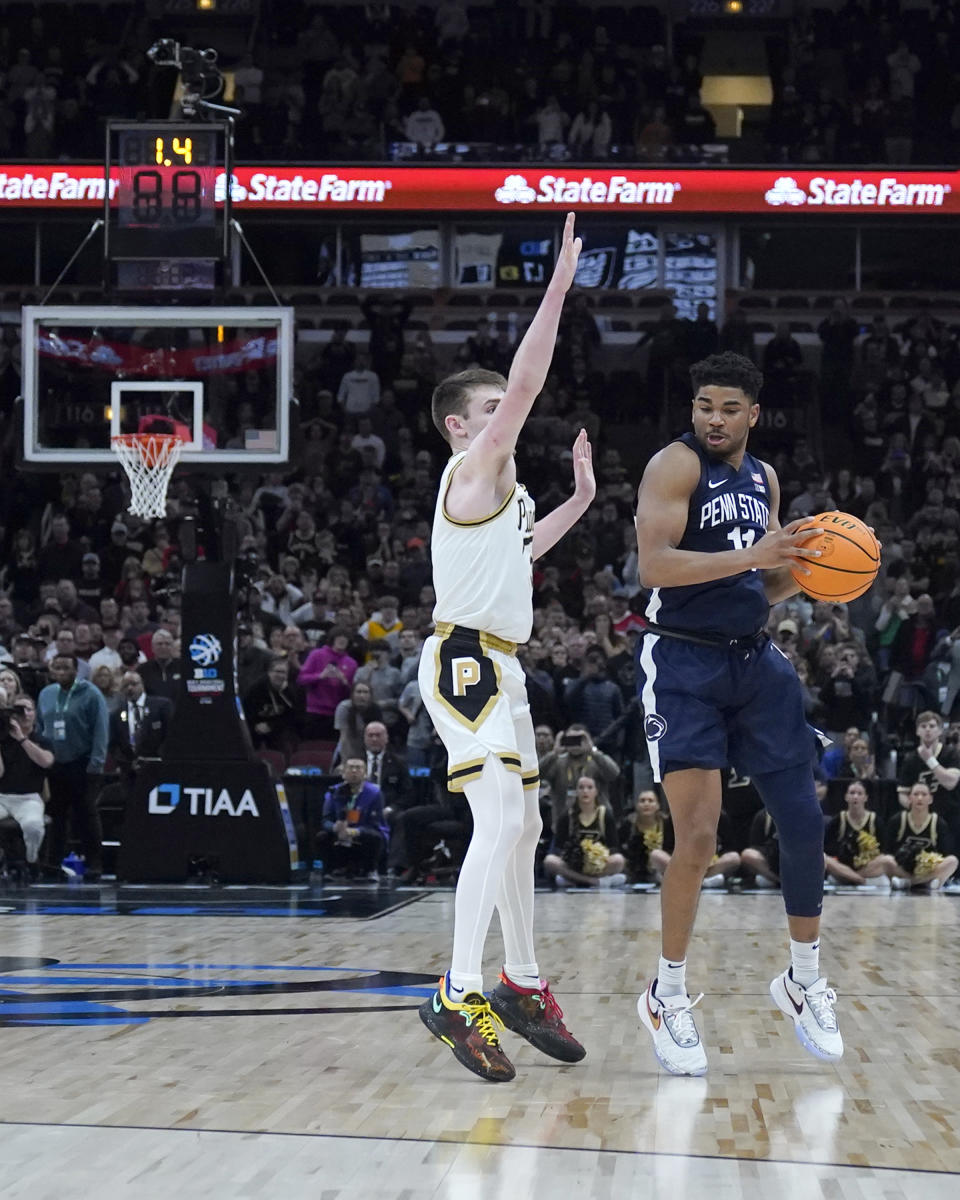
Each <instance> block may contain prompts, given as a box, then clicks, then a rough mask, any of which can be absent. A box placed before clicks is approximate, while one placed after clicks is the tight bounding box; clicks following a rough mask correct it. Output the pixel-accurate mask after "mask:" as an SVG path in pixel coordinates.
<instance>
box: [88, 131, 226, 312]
mask: <svg viewBox="0 0 960 1200" xmlns="http://www.w3.org/2000/svg"><path fill="white" fill-rule="evenodd" d="M228 142H229V138H228V131H227V127H226V125H225V124H220V123H210V124H200V123H196V124H195V123H192V122H190V121H179V122H178V121H152V122H145V123H140V124H129V123H124V122H110V123H109V125H108V129H107V155H106V178H107V189H106V191H107V197H108V198H107V200H106V202H105V203H106V215H105V221H106V229H107V236H106V239H105V254H106V258H107V261H108V264H115V265H116V270H115V272H114V274H113V279H112V280H111V283H112V284H113V285H114V286H116V287H117V288H118V289H120V290H124V291H126V290H135V291H179V290H207V289H209V288H211V287H213V285H214V282H215V276H216V263H217V262H220V261H222V260H223V259H224V258H225V257H226V253H227V230H228V214H227V213H226V212H225V210H224V206H220V207H219V208H218V206H217V205H216V203H215V192H216V184H217V178H218V176H220V175H221V174H223V173H224V172H226V171H227V170H228V161H227V160H228V156H229V144H228Z"/></svg>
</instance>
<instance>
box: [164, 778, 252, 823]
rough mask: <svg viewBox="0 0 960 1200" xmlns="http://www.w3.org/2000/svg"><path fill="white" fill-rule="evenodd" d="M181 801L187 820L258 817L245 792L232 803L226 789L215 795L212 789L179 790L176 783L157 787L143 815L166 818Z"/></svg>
mask: <svg viewBox="0 0 960 1200" xmlns="http://www.w3.org/2000/svg"><path fill="white" fill-rule="evenodd" d="M181 800H182V801H183V802H184V807H185V808H186V809H187V810H188V811H189V813H190V816H191V817H221V816H227V817H242V816H243V815H244V814H245V813H246V814H248V815H249V816H251V817H259V816H260V810H259V809H258V808H257V802H256V801H255V800H254V798H253V795H252V793H251V791H250V789H249V788H247V789H245V791H244V793H243V795H242V796H241V797H240V799H239V800H236V801H235V800H234V799H233V797H232V796H231V795H230V792H229V790H228V789H227V788H221V789H220V793H219V795H218V794H217V793H216V790H215V789H214V788H208V787H182V786H181V785H180V784H179V783H158V784H157V786H156V787H155V788H153V789H152V790H151V792H150V795H149V796H148V797H147V812H149V813H153V814H155V815H157V816H167V815H169V814H170V813H172V812H173V810H174V809H175V808H176V807H177V806H178V805H179V804H180V802H181Z"/></svg>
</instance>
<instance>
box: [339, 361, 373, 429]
mask: <svg viewBox="0 0 960 1200" xmlns="http://www.w3.org/2000/svg"><path fill="white" fill-rule="evenodd" d="M337 402H338V403H339V404H340V405H342V407H343V411H344V412H345V413H349V414H351V415H353V416H360V415H361V414H362V413H368V412H370V411H371V409H373V408H375V407H376V406H377V404H378V403H379V402H380V377H379V376H378V375H377V373H376V372H375V371H372V370H371V369H370V358H369V356H368V355H366V354H358V355H357V363H356V366H355V367H354V368H353V370H352V371H347V373H346V374H345V375H344V376H343V378H342V379H341V380H340V387H339V388H338V389H337Z"/></svg>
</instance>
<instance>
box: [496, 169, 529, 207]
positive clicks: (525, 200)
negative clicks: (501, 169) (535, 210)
mask: <svg viewBox="0 0 960 1200" xmlns="http://www.w3.org/2000/svg"><path fill="white" fill-rule="evenodd" d="M493 195H494V199H495V200H496V202H497V203H498V204H531V203H532V202H533V201H534V200H536V198H537V193H536V192H535V191H534V190H533V188H532V187H531V186H530V184H529V183H527V181H526V179H524V177H523V176H522V175H508V176H507V177H506V179H505V180H504V181H503V186H502V187H498V188H497V190H496V191H495V192H494V193H493Z"/></svg>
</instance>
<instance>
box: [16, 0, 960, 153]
mask: <svg viewBox="0 0 960 1200" xmlns="http://www.w3.org/2000/svg"><path fill="white" fill-rule="evenodd" d="M897 8H898V6H897V5H896V4H890V3H884V4H881V3H880V2H879V0H874V2H873V3H864V2H862V0H847V3H845V4H844V5H843V6H842V7H841V8H839V9H838V10H837V11H836V12H832V11H830V10H828V9H814V10H812V11H811V12H810V13H809V14H808V15H805V16H802V17H798V18H796V19H794V20H792V21H787V20H784V21H783V22H782V24H781V25H780V27H779V29H778V30H777V31H776V33H775V34H771V35H770V36H769V37H768V39H767V41H768V45H767V61H766V62H764V61H760V62H758V63H757V64H755V65H756V67H757V70H756V73H758V74H763V73H764V70H766V69H767V68H768V67H769V70H770V72H771V77H772V80H773V83H774V99H773V104H772V107H771V109H770V116H769V122H768V125H767V128H766V132H765V137H764V138H763V139H759V140H756V142H755V144H754V143H751V146H750V154H751V156H752V157H753V158H754V159H756V158H757V157H760V156H765V157H766V159H767V160H768V161H783V162H792V163H803V162H811V163H815V162H850V163H859V162H891V163H901V164H902V163H909V162H911V161H915V162H936V161H949V157H950V154H949V151H950V148H951V147H952V145H953V143H954V141H955V138H956V132H957V129H958V127H960V106H958V101H960V95H958V88H957V82H956V73H955V71H954V69H953V68H954V62H955V59H956V50H957V18H956V8H955V6H953V5H951V4H949V3H942V4H935V5H934V6H933V7H932V8H931V9H930V10H927V9H926V8H914V9H910V10H907V11H905V12H903V13H899V12H898V11H897ZM87 9H90V10H93V11H95V12H96V13H97V15H98V18H99V19H98V20H96V21H95V22H92V23H87V24H86V27H87V28H89V29H90V30H91V31H92V32H91V34H90V35H89V36H86V37H76V36H74V35H73V32H72V30H73V29H74V28H76V27H77V20H80V21H81V22H82V19H83V17H84V16H85V15H86V10H87ZM71 16H73V17H75V18H76V20H75V19H71ZM176 25H177V22H176V20H175V19H172V18H170V17H164V18H163V19H162V20H161V19H159V18H156V19H153V18H151V16H150V15H149V14H144V13H142V12H140V10H139V6H130V7H128V6H123V5H117V6H114V7H112V8H111V7H109V6H108V7H107V8H106V9H101V8H100V7H99V6H94V5H82V4H81V5H74V6H68V5H45V6H43V7H42V8H40V9H37V10H30V9H28V8H27V7H26V6H23V7H22V8H21V7H20V6H16V7H15V8H13V9H12V10H11V12H10V20H9V21H7V22H5V23H4V25H3V28H2V30H0V156H3V157H26V158H28V159H31V160H34V161H35V160H37V159H44V158H55V159H58V158H68V159H70V158H73V159H83V158H97V157H99V155H100V153H101V151H102V146H103V133H102V123H103V121H104V120H106V119H107V118H110V117H124V118H137V117H143V116H147V117H166V116H168V115H169V109H170V100H171V95H172V90H173V84H174V82H175V78H176V74H175V72H173V71H172V70H171V69H170V68H164V67H159V66H154V65H153V64H152V63H151V62H150V61H149V60H148V59H147V57H146V55H145V52H146V50H147V48H148V47H149V46H150V45H151V43H152V42H153V41H154V40H155V39H156V38H158V37H170V36H178V30H177V28H176ZM68 31H70V32H68ZM110 31H112V34H113V36H112V37H111V35H110ZM196 33H197V31H196V29H195V28H194V29H192V30H191V29H187V30H185V31H184V34H183V35H179V36H183V37H184V41H185V43H188V42H190V41H191V40H193V41H195V40H196V36H195V35H196ZM191 34H192V35H194V36H192V37H191ZM201 36H202V35H201ZM213 40H214V41H216V37H215V36H214V37H213ZM702 44H703V35H702V33H701V32H700V31H698V30H697V29H696V28H695V27H694V26H693V25H692V24H687V25H683V24H680V25H677V26H675V27H674V28H673V29H668V27H667V24H666V22H665V18H664V16H663V14H662V13H661V12H660V11H659V10H658V9H657V8H656V7H654V6H631V7H629V8H628V7H619V6H616V5H610V6H606V7H604V8H602V9H600V10H596V9H594V8H593V7H587V6H577V5H560V4H553V3H551V2H550V0H528V2H527V3H525V4H522V5H506V4H500V3H497V4H493V5H491V6H482V7H481V6H469V5H467V4H466V3H465V0H442V2H441V3H439V4H433V5H422V6H417V7H410V6H406V5H404V6H400V5H391V4H389V3H382V4H380V3H369V4H364V5H359V4H353V5H344V6H340V7H336V6H324V7H323V8H318V7H317V6H315V5H311V4H308V3H296V2H292V3H287V4H283V5H270V6H263V10H262V15H261V19H260V20H259V22H258V23H257V24H256V26H254V25H253V24H251V27H250V30H249V32H248V35H247V37H246V41H245V42H243V44H239V43H237V41H236V39H233V40H232V41H231V43H230V45H229V46H228V47H227V48H226V50H225V51H223V52H222V53H221V63H220V65H221V67H223V68H224V69H225V70H227V71H229V72H230V75H231V78H232V82H233V91H232V93H231V102H232V103H233V104H235V105H236V106H237V107H239V108H240V109H241V110H242V111H243V114H244V116H243V118H242V119H241V120H240V122H239V123H238V126H237V138H238V156H239V158H240V160H241V161H242V160H245V159H250V160H257V159H259V160H261V161H264V160H267V161H271V160H287V159H289V160H299V161H310V160H312V159H328V160H338V159H339V160H346V161H349V160H353V159H361V160H362V159H382V158H385V157H387V156H389V154H390V148H391V146H393V145H395V144H400V143H406V144H409V145H412V146H415V147H417V148H419V150H420V151H421V152H424V151H426V152H429V151H431V150H432V149H433V147H435V146H436V145H437V144H438V143H440V144H445V143H446V144H451V143H452V144H457V143H473V144H476V145H482V146H484V147H486V149H485V151H484V152H483V154H484V155H485V156H486V157H487V158H489V159H492V160H495V161H512V160H517V159H524V158H531V159H533V158H541V159H542V158H544V157H548V158H571V159H574V160H577V161H603V160H605V159H608V158H611V157H615V158H617V159H620V160H633V161H642V162H643V161H645V162H650V161H654V162H656V161H661V160H667V161H682V160H684V159H685V158H696V157H697V156H698V155H699V154H700V153H701V149H700V148H702V147H703V145H704V144H709V143H711V142H712V141H713V140H714V137H715V125H714V118H713V116H711V114H710V112H709V111H708V110H707V109H706V108H705V107H704V106H703V104H702V103H701V100H700V87H701V83H702V72H701V65H700V55H701V50H702ZM668 47H669V48H668ZM761 58H762V54H761Z"/></svg>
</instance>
